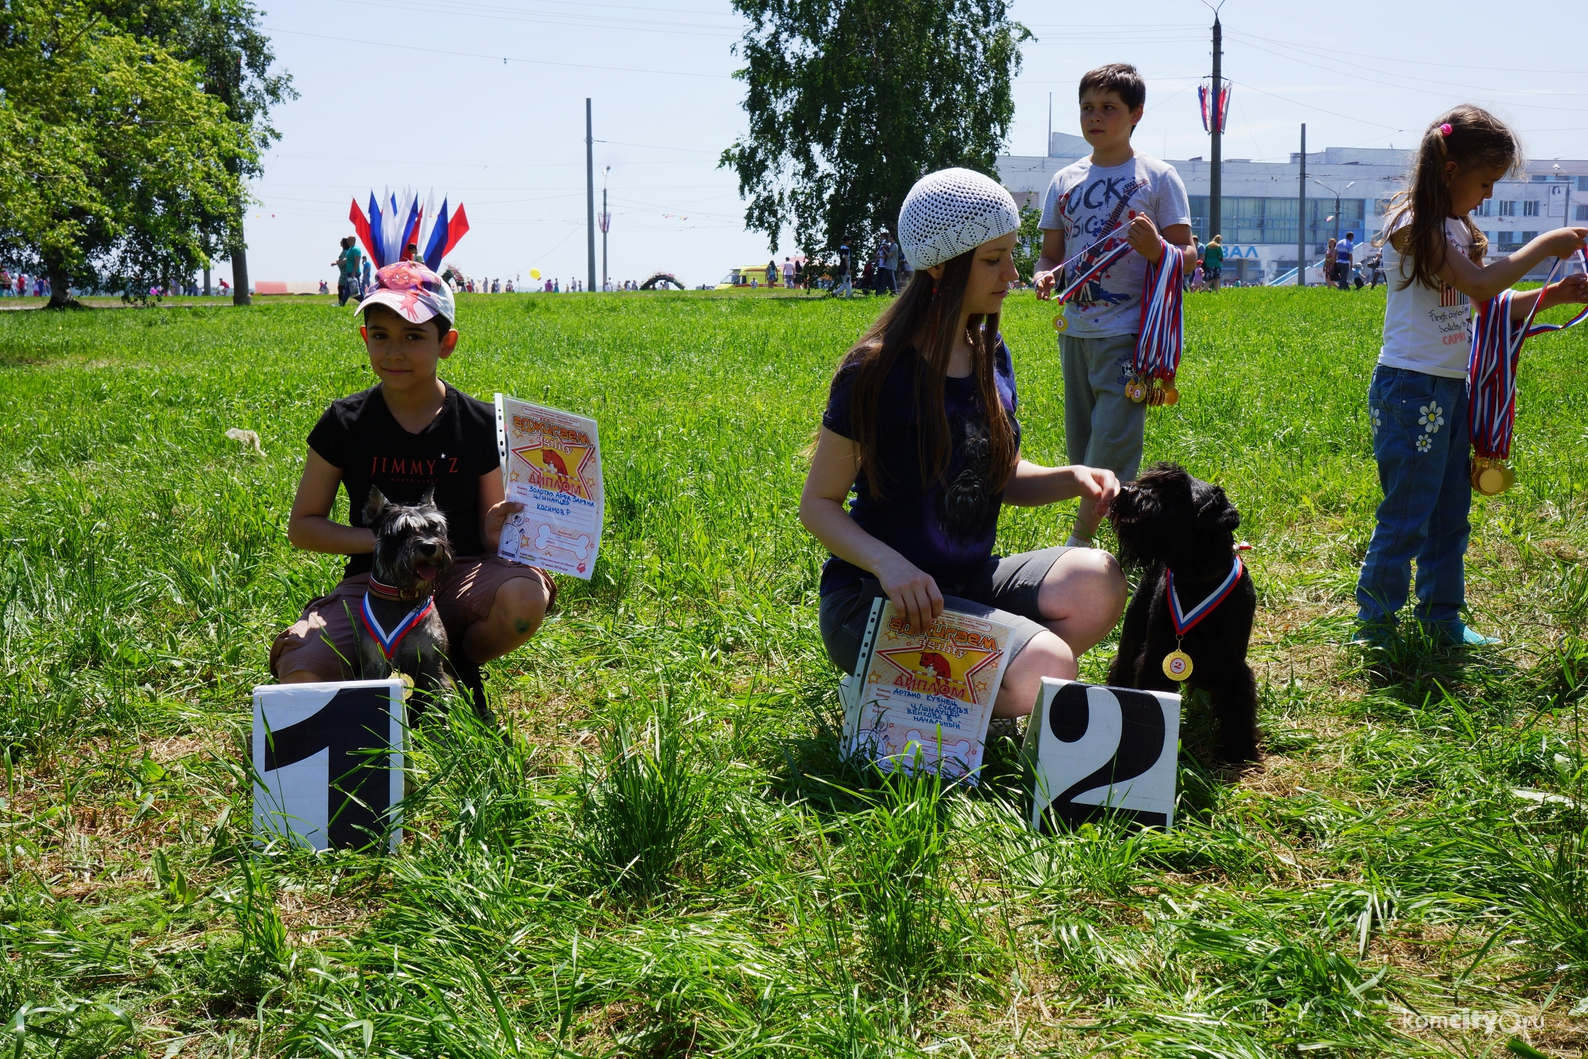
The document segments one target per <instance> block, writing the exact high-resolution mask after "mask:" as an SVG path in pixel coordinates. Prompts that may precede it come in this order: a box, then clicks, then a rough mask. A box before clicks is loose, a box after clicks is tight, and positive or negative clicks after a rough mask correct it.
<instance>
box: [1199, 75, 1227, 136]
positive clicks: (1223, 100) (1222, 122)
mask: <svg viewBox="0 0 1588 1059" xmlns="http://www.w3.org/2000/svg"><path fill="white" fill-rule="evenodd" d="M1212 94H1213V93H1212V91H1211V90H1210V89H1209V88H1208V86H1207V85H1198V86H1197V101H1198V102H1199V103H1200V104H1201V106H1202V131H1203V132H1212V131H1213V130H1212V128H1210V127H1209V125H1208V97H1209V96H1211V95H1212ZM1229 118H1230V86H1229V85H1228V84H1224V85H1222V86H1220V88H1219V114H1218V125H1219V131H1220V132H1223V131H1225V130H1226V129H1227V128H1228V127H1229Z"/></svg>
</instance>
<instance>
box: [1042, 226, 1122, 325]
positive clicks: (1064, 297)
mask: <svg viewBox="0 0 1588 1059" xmlns="http://www.w3.org/2000/svg"><path fill="white" fill-rule="evenodd" d="M1132 216H1134V214H1132ZM1124 227H1125V226H1124V225H1120V224H1116V225H1115V226H1114V227H1112V228H1110V229H1109V230H1108V231H1106V232H1104V233H1103V237H1102V238H1101V239H1099V240H1097V241H1096V242H1095V243H1093V244H1092V245H1090V246H1088V247H1087V248H1086V249H1084V250H1082V251H1081V252H1080V253H1078V254H1076V255H1075V256H1074V257H1072V258H1070V259H1069V260H1068V261H1066V262H1064V263H1063V264H1062V265H1060V266H1059V267H1058V268H1056V269H1054V270H1053V271H1054V273H1055V274H1056V275H1058V276H1060V277H1063V276H1064V274H1065V273H1066V272H1067V271H1068V270H1069V267H1070V266H1071V265H1073V264H1075V263H1076V262H1077V261H1085V260H1087V259H1088V258H1089V256H1090V255H1092V254H1096V253H1098V252H1099V251H1102V255H1101V256H1100V257H1098V258H1097V259H1096V260H1093V261H1091V263H1090V264H1088V265H1086V266H1084V267H1083V268H1082V269H1081V271H1080V272H1078V273H1076V277H1075V279H1073V280H1071V281H1070V285H1069V286H1068V287H1065V288H1064V289H1063V290H1062V291H1060V292H1059V293H1057V294H1055V295H1054V296H1053V300H1054V301H1056V302H1058V303H1059V304H1060V305H1063V304H1064V303H1065V302H1067V301H1069V300H1070V299H1071V298H1073V297H1075V294H1076V292H1077V291H1079V290H1080V289H1081V288H1082V287H1084V286H1086V285H1087V284H1088V283H1090V282H1091V281H1092V280H1094V279H1096V278H1097V277H1098V276H1100V275H1102V274H1103V273H1104V272H1106V271H1108V269H1109V268H1110V267H1111V266H1112V265H1113V264H1114V263H1115V262H1116V261H1118V260H1119V259H1120V258H1122V257H1124V256H1125V255H1126V254H1128V253H1130V244H1129V243H1128V242H1126V241H1125V235H1124ZM1114 240H1118V241H1119V242H1118V244H1117V245H1115V246H1108V244H1109V243H1111V242H1113V241H1114ZM1104 247H1108V249H1106V250H1104V249H1103V248H1104Z"/></svg>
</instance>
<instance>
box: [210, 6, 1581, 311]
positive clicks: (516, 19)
mask: <svg viewBox="0 0 1588 1059" xmlns="http://www.w3.org/2000/svg"><path fill="white" fill-rule="evenodd" d="M261 6H262V7H263V8H264V11H265V14H264V17H263V19H262V22H263V24H264V26H265V27H266V28H267V30H268V31H269V32H270V34H271V36H272V37H273V39H274V42H275V48H276V54H277V57H278V60H279V63H280V65H281V66H283V67H284V68H285V69H287V70H288V71H290V72H291V73H292V75H293V78H294V81H295V84H296V87H297V88H298V90H299V92H300V93H301V98H299V99H298V100H296V101H293V102H291V103H288V104H286V105H284V106H282V107H281V108H279V109H278V110H277V112H276V115H275V120H276V125H277V127H278V128H279V129H280V131H281V133H282V138H281V141H280V142H279V143H278V144H277V145H276V146H275V147H274V148H273V149H272V151H271V152H270V154H269V156H268V157H267V158H266V161H265V172H264V176H263V177H262V178H261V179H259V180H258V181H257V182H256V183H255V186H254V193H255V195H256V196H257V197H258V199H259V203H258V205H256V206H255V207H253V209H252V210H251V211H250V216H249V218H248V237H249V244H250V248H251V250H250V271H251V273H252V276H253V278H254V279H255V280H261V279H265V280H313V279H320V278H327V279H334V276H335V269H334V268H332V267H331V266H330V264H329V263H330V261H331V260H332V258H333V257H334V256H335V254H336V250H337V246H336V242H337V240H338V239H339V238H340V237H341V236H342V235H345V234H351V232H352V228H351V226H350V225H349V224H348V223H347V219H346V218H347V209H348V203H349V201H350V200H351V199H352V197H353V196H354V195H357V196H358V197H359V199H360V201H363V200H364V199H366V198H367V197H368V194H369V191H370V189H371V187H373V188H374V189H375V190H376V191H379V190H381V189H382V188H384V187H386V186H388V185H390V186H392V187H394V188H401V187H403V186H405V185H410V186H415V187H419V188H421V189H424V190H425V191H426V192H428V191H429V190H430V189H431V188H434V190H435V192H436V196H437V199H438V200H439V199H440V197H441V196H442V195H444V194H445V195H449V196H450V197H451V199H452V201H453V202H454V203H456V202H458V201H462V202H463V203H465V204H466V205H467V207H468V214H469V220H470V223H471V225H472V230H471V231H470V233H469V235H468V236H466V237H465V238H464V240H463V242H462V243H461V244H460V245H459V246H458V248H457V250H456V251H454V253H453V255H452V259H453V260H454V261H456V263H457V264H458V265H459V266H460V267H461V268H462V269H463V270H464V271H465V272H467V273H468V274H470V275H474V276H499V277H502V278H504V279H505V278H510V277H515V276H517V277H520V278H521V281H525V282H527V281H528V279H529V271H530V269H531V268H537V269H539V270H540V271H541V272H542V273H543V274H545V275H547V276H551V275H555V276H558V277H560V278H561V279H562V281H563V283H564V284H566V283H567V281H568V279H569V278H571V277H573V276H580V277H582V276H584V274H585V254H586V237H585V227H584V225H585V148H584V100H585V97H586V96H589V97H590V98H592V99H593V101H594V103H593V107H594V114H595V137H596V139H597V141H598V142H597V143H596V145H595V163H596V196H597V209H599V208H600V201H599V200H600V194H601V182H602V178H603V172H604V170H605V169H606V167H608V166H610V167H611V171H610V173H609V174H606V180H607V183H608V188H609V195H610V201H611V206H610V209H611V212H612V214H613V221H612V230H611V234H610V236H609V254H610V272H611V275H612V276H613V278H614V279H643V278H644V277H646V276H648V275H650V274H651V273H653V272H655V271H658V270H665V271H670V272H673V273H675V274H677V275H678V276H679V277H680V278H681V279H682V280H684V281H685V282H686V283H688V284H690V285H694V284H697V283H702V282H714V281H716V280H717V279H718V278H720V277H721V276H722V275H723V274H724V273H726V272H727V271H728V269H729V268H731V267H734V266H736V265H740V264H748V263H750V262H757V261H765V260H766V259H767V257H768V256H769V248H768V246H767V242H766V239H765V237H764V236H762V235H760V234H759V233H753V232H747V231H745V229H744V225H743V215H744V207H743V203H742V202H741V201H740V200H739V197H738V187H737V181H736V180H735V178H734V177H733V175H732V174H731V173H730V172H729V171H727V170H722V169H718V168H717V166H716V164H717V158H718V156H719V155H720V154H721V152H722V149H723V148H724V147H727V146H728V145H729V144H731V143H732V142H733V140H734V138H735V137H736V136H738V135H739V134H740V133H741V131H742V130H743V128H744V124H745V123H744V113H743V110H742V109H741V106H740V104H741V101H742V99H743V86H742V84H741V83H740V82H738V81H735V80H733V79H732V77H731V74H732V72H733V70H734V69H735V67H736V65H737V60H736V59H735V57H734V55H733V54H732V51H731V49H732V47H733V44H734V42H735V41H736V40H737V39H738V37H739V34H740V30H741V22H740V20H739V19H738V17H737V16H736V15H734V13H733V11H732V9H731V7H729V5H728V4H727V3H726V2H707V0H686V2H685V3H683V4H682V5H679V6H667V5H655V4H643V3H640V2H638V0H517V2H514V0H480V2H453V0H262V3H261ZM1096 10H1098V9H1097V8H1095V7H1093V6H1091V5H1070V4H1059V3H1054V2H1052V0H1048V2H1036V0H1015V2H1014V4H1013V6H1012V15H1013V17H1014V18H1015V19H1016V20H1017V21H1019V22H1022V23H1023V24H1025V25H1026V26H1027V27H1029V28H1030V29H1031V30H1032V32H1033V33H1034V34H1035V37H1036V39H1034V40H1032V41H1029V42H1028V43H1027V44H1026V46H1025V48H1024V52H1023V58H1024V62H1023V66H1022V70H1021V73H1020V75H1019V77H1018V79H1017V82H1016V87H1015V103H1016V113H1015V120H1014V123H1013V125H1012V126H1011V128H1010V131H1009V138H1008V145H1007V147H1008V150H1010V151H1012V152H1014V153H1020V154H1037V153H1041V152H1042V149H1043V143H1044V139H1045V136H1046V133H1047V126H1048V98H1049V93H1051V94H1052V98H1053V127H1054V129H1055V130H1058V131H1066V132H1074V131H1076V127H1075V102H1074V100H1075V84H1076V81H1077V79H1078V77H1079V76H1080V74H1081V73H1083V72H1084V71H1085V70H1087V69H1089V68H1091V67H1093V66H1096V65H1099V64H1101V63H1104V62H1112V61H1125V62H1132V63H1135V64H1136V66H1137V67H1138V68H1139V69H1140V70H1141V71H1142V74H1143V76H1144V77H1146V79H1147V83H1148V96H1147V113H1146V116H1145V117H1144V118H1143V121H1142V124H1141V126H1140V128H1139V130H1138V133H1137V146H1138V148H1139V149H1141V150H1144V151H1146V152H1148V153H1150V154H1157V155H1160V156H1166V157H1170V158H1184V157H1189V156H1192V155H1205V154H1207V153H1208V141H1207V137H1206V136H1205V135H1204V134H1203V132H1202V129H1201V124H1200V120H1199V118H1198V115H1197V106H1196V85H1197V83H1198V79H1199V78H1201V77H1204V76H1206V75H1207V73H1208V72H1209V66H1210V43H1209V27H1210V25H1211V22H1212V18H1211V12H1210V11H1209V9H1208V8H1207V7H1206V6H1205V5H1204V4H1203V3H1201V2H1199V0H1137V2H1135V3H1132V4H1130V5H1118V6H1117V8H1115V10H1118V11H1122V12H1123V11H1129V12H1130V13H1131V21H1130V22H1129V23H1124V22H1117V23H1116V24H1112V25H1099V22H1100V21H1101V20H1100V19H1099V18H1098V17H1097V16H1096V15H1094V14H1091V13H1090V12H1094V11H1096ZM1513 12H1523V13H1521V14H1517V13H1513ZM1223 21H1224V27H1225V35H1224V74H1225V76H1226V77H1227V78H1229V79H1230V80H1231V81H1233V82H1234V90H1233V97H1232V103H1231V108H1230V119H1229V133H1228V135H1227V137H1226V140H1225V148H1224V151H1225V156H1226V157H1240V158H1247V157H1249V158H1255V159H1271V160H1284V159H1285V158H1286V157H1287V156H1288V153H1289V152H1290V151H1293V150H1295V149H1296V141H1297V136H1298V131H1299V125H1300V123H1301V122H1303V121H1305V122H1306V123H1307V142H1308V146H1309V147H1311V148H1313V149H1317V148H1319V147H1323V146H1364V147H1386V146H1392V145H1399V146H1402V147H1404V146H1407V145H1409V144H1410V143H1411V142H1413V140H1414V139H1415V137H1416V135H1417V134H1418V132H1420V130H1421V128H1422V127H1423V126H1424V125H1425V124H1426V123H1427V122H1428V121H1429V120H1430V119H1431V118H1432V117H1433V116H1434V115H1435V114H1436V113H1438V112H1439V111H1440V110H1441V109H1443V108H1445V107H1447V106H1449V105H1451V104H1453V103H1456V102H1463V101H1465V102H1475V103H1480V104H1482V105H1485V106H1489V107H1491V108H1493V109H1495V110H1496V111H1497V112H1499V113H1500V114H1501V115H1502V116H1503V117H1505V118H1506V119H1507V120H1509V121H1511V122H1512V123H1513V124H1514V125H1515V126H1516V127H1517V128H1518V130H1519V131H1520V132H1521V133H1522V135H1523V138H1524V140H1525V141H1526V143H1527V148H1528V153H1529V155H1530V156H1531V157H1533V158H1556V157H1562V158H1588V80H1585V79H1584V77H1583V75H1584V73H1585V72H1588V62H1585V61H1584V59H1583V51H1582V45H1583V43H1584V42H1585V41H1588V4H1581V3H1574V2H1562V3H1553V4H1537V3H1534V4H1526V5H1523V6H1522V7H1520V8H1511V7H1509V6H1491V5H1486V4H1478V3H1466V2H1451V0H1445V2H1432V0H1399V2H1397V3H1394V4H1385V3H1360V2H1344V3H1334V4H1332V5H1326V4H1303V5H1294V4H1278V3H1273V2H1272V0H1227V2H1226V3H1225V5H1224V8H1223ZM1551 41H1562V42H1569V43H1568V44H1567V45H1551V44H1549V42H1551ZM599 240H600V233H599V232H598V233H597V272H598V275H599V271H600V258H599V255H600V246H599ZM790 252H792V247H791V246H787V247H780V248H778V250H777V251H776V256H777V258H778V260H782V257H783V256H784V254H786V253H790ZM220 271H221V272H223V273H224V272H225V271H226V269H225V267H224V266H222V267H221V270H220Z"/></svg>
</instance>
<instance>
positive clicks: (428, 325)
mask: <svg viewBox="0 0 1588 1059" xmlns="http://www.w3.org/2000/svg"><path fill="white" fill-rule="evenodd" d="M357 311H358V312H359V313H360V314H362V316H363V317H364V323H363V326H362V327H360V328H359V333H360V334H361V335H362V336H363V338H364V346H365V349H366V350H367V352H368V354H369V366H370V368H371V369H372V370H373V371H374V372H375V375H376V376H377V377H378V378H379V380H380V381H379V383H377V384H376V385H375V386H372V387H370V388H369V389H367V390H364V391H362V392H360V393H356V394H353V395H352V396H351V397H343V398H341V399H340V400H337V401H333V402H331V406H330V407H329V408H327V409H326V410H325V414H324V415H322V416H321V417H320V421H319V422H318V423H317V424H315V427H314V429H313V430H312V431H310V432H309V451H308V455H307V457H306V459H305V463H304V467H303V478H302V479H301V480H300V481H299V482H298V493H297V496H296V497H295V498H294V499H293V502H292V512H291V514H290V515H289V516H288V519H287V539H288V540H289V541H291V542H292V543H293V545H294V546H296V547H298V548H302V549H304V550H305V551H311V552H328V553H331V554H336V555H345V556H347V565H346V567H345V569H344V571H343V574H342V580H341V582H340V583H339V584H338V585H337V586H336V588H334V589H333V590H332V591H331V593H330V594H329V595H325V596H321V597H320V598H318V599H316V600H314V601H312V602H311V603H310V604H309V605H308V606H307V607H305V608H304V610H303V614H302V616H301V617H299V619H298V620H297V622H296V623H294V624H293V625H292V627H291V628H289V629H287V630H286V631H285V632H283V633H281V635H279V636H277V637H276V640H275V643H274V644H273V645H272V646H271V649H270V670H271V672H272V673H274V674H275V676H276V678H277V679H278V680H280V681H281V682H282V683H287V684H291V683H301V682H305V681H328V680H352V679H355V678H356V677H357V676H358V674H357V673H356V672H355V665H356V663H355V662H354V660H355V659H357V658H358V645H357V637H356V634H355V632H354V628H353V621H352V616H353V615H354V614H355V613H356V612H357V611H358V608H359V606H360V602H361V601H362V599H363V597H364V593H365V592H366V591H367V590H368V589H369V579H370V566H371V560H370V556H371V553H372V552H373V550H374V547H375V535H374V534H373V533H372V532H371V531H370V530H369V529H368V528H366V527H365V525H364V517H363V513H364V504H365V501H366V500H367V499H368V498H369V495H370V490H371V488H372V487H373V488H379V489H380V491H381V493H382V494H383V495H385V496H386V497H387V498H389V499H390V500H392V501H394V502H398V503H407V504H412V503H417V502H418V501H419V499H420V497H421V496H422V495H423V494H424V493H425V492H426V491H427V490H434V491H435V502H436V505H437V506H438V507H440V508H441V510H442V512H443V513H444V514H445V515H446V516H447V527H448V537H449V539H450V541H451V543H452V549H453V552H454V554H455V555H456V557H457V559H456V562H455V563H454V564H453V566H452V568H451V571H450V572H449V573H448V574H447V575H446V576H445V577H443V578H442V579H440V580H439V581H437V583H436V585H435V603H436V610H437V611H438V612H439V613H440V615H441V620H442V623H443V624H444V625H445V626H446V628H447V637H448V639H449V640H450V641H451V648H452V657H451V659H450V661H451V663H452V669H453V672H454V673H456V674H457V676H458V679H459V681H460V682H461V683H462V684H463V685H464V686H465V687H466V688H468V689H469V690H470V691H472V692H473V693H474V702H475V708H476V709H478V710H480V711H481V712H482V714H486V715H487V716H488V713H486V710H485V696H484V688H483V685H482V683H481V680H480V670H479V667H480V665H481V663H484V662H489V661H490V660H491V659H493V658H500V657H501V656H502V655H505V654H507V653H508V652H509V651H512V650H513V649H514V648H516V647H518V646H519V645H521V644H523V643H524V642H525V641H526V640H528V639H529V638H530V637H531V636H533V635H534V633H535V630H536V628H537V627H539V625H540V623H541V620H542V619H543V618H544V617H545V616H546V613H547V612H548V611H549V610H551V607H552V604H553V602H554V601H555V600H556V598H557V586H556V584H555V582H553V581H552V579H551V576H550V575H549V574H547V573H546V572H545V571H544V570H541V569H539V568H538V567H533V566H523V565H520V564H518V563H514V562H510V561H508V560H506V559H503V558H500V557H499V556H497V555H496V548H497V544H498V541H499V539H500V537H501V533H502V525H503V523H504V522H506V521H507V518H508V516H509V515H511V514H513V513H514V512H515V511H518V510H520V509H521V508H522V506H523V505H521V504H515V503H509V502H507V501H506V500H504V499H503V496H504V494H503V487H502V473H501V461H500V457H499V456H498V455H497V446H496V410H495V408H494V407H493V406H492V405H489V404H486V403H485V402H484V401H479V400H476V399H474V398H473V397H470V396H468V395H467V394H465V393H462V392H461V391H459V390H457V389H455V388H454V387H452V386H451V385H449V384H448V383H446V382H444V381H442V380H441V379H440V378H439V377H438V376H437V374H436V368H437V366H438V365H439V364H440V362H441V361H443V360H446V359H447V358H448V357H450V356H451V355H452V352H453V350H454V349H456V348H457V344H458V332H457V330H456V328H454V327H453V322H454V320H455V319H456V307H455V303H454V301H453V298H452V291H451V290H450V289H449V288H448V287H447V285H446V283H445V282H444V281H443V280H442V279H441V277H440V276H438V275H436V274H435V273H434V272H432V271H431V270H430V269H428V268H426V267H425V266H424V265H423V264H421V263H419V262H416V261H398V262H394V263H393V264H390V265H387V266H386V267H385V268H382V269H380V270H379V271H377V272H376V273H375V283H374V289H373V290H372V291H371V292H370V293H369V296H368V297H366V298H365V299H364V300H363V301H362V302H360V303H359V305H358V309H357ZM339 488H343V489H346V490H347V498H348V524H346V525H344V524H342V523H340V522H334V521H332V519H331V517H330V515H331V508H332V505H333V504H335V502H336V494H337V490H338V489H339Z"/></svg>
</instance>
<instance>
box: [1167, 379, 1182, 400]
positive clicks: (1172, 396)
mask: <svg viewBox="0 0 1588 1059" xmlns="http://www.w3.org/2000/svg"><path fill="white" fill-rule="evenodd" d="M1163 403H1164V404H1179V403H1180V391H1179V390H1177V389H1175V387H1174V383H1172V382H1169V383H1164V387H1163Z"/></svg>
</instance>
